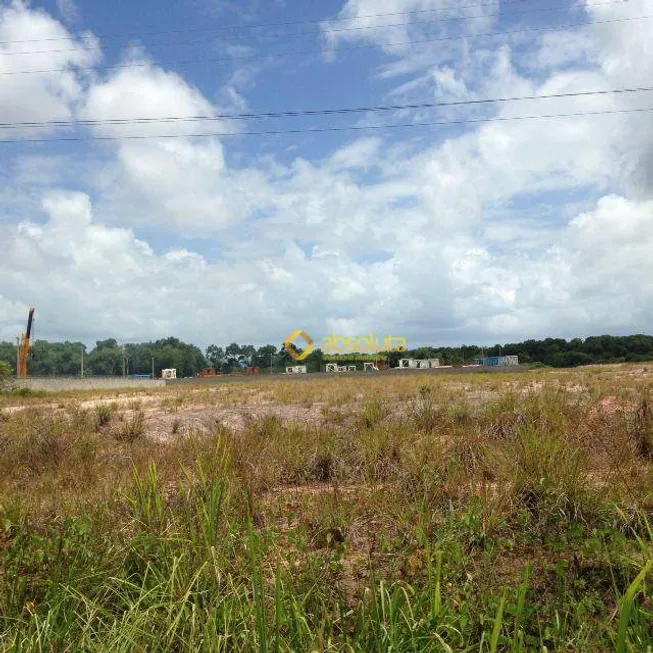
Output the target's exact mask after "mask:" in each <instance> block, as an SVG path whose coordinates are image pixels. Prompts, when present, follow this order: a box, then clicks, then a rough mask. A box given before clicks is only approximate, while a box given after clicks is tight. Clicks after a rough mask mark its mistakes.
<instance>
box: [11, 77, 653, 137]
mask: <svg viewBox="0 0 653 653" xmlns="http://www.w3.org/2000/svg"><path fill="white" fill-rule="evenodd" d="M650 91H653V86H637V87H632V88H613V89H600V90H595V91H569V92H566V93H546V94H539V95H519V96H511V97H499V98H479V99H475V100H452V101H449V102H419V103H411V104H393V105H385V106H369V107H340V108H331V109H296V110H289V111H268V112H261V113H236V114H217V115H212V116H206V115H205V116H166V117H161V118H155V117H141V118H97V119H82V120H50V121H42V122H5V123H0V129H26V128H29V129H33V128H41V127H75V126H80V127H88V126H95V125H98V126H99V125H132V124H133V125H140V124H148V123H159V122H168V123H174V122H200V121H201V122H204V121H214V120H225V121H227V120H260V119H268V118H296V117H309V116H330V115H346V114H358V113H382V112H390V111H406V110H410V111H418V110H424V109H437V108H448V107H462V106H478V105H484V104H499V103H502V104H506V103H509V102H522V101H530V100H551V99H564V98H575V97H589V96H599V95H617V94H624V93H645V92H650Z"/></svg>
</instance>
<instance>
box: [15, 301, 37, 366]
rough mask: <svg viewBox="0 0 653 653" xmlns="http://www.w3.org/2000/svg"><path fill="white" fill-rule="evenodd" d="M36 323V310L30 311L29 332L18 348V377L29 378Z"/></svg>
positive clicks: (31, 309) (24, 334)
mask: <svg viewBox="0 0 653 653" xmlns="http://www.w3.org/2000/svg"><path fill="white" fill-rule="evenodd" d="M33 322H34V309H33V308H30V309H29V316H28V318H27V331H25V333H23V337H22V338H21V340H20V345H19V346H18V370H17V371H18V376H19V377H25V376H27V357H28V356H29V352H30V349H31V348H32V323H33Z"/></svg>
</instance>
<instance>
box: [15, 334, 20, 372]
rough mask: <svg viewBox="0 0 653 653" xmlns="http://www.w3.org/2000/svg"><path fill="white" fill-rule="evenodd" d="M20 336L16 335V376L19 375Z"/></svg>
mask: <svg viewBox="0 0 653 653" xmlns="http://www.w3.org/2000/svg"><path fill="white" fill-rule="evenodd" d="M19 370H20V338H19V337H18V336H16V378H18V376H19V375H20V371H19Z"/></svg>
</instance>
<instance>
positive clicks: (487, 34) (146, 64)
mask: <svg viewBox="0 0 653 653" xmlns="http://www.w3.org/2000/svg"><path fill="white" fill-rule="evenodd" d="M651 18H653V15H647V16H627V17H623V18H611V19H608V20H594V21H581V22H576V23H567V24H565V25H547V26H541V27H520V28H517V29H512V30H501V31H497V32H481V33H477V34H473V33H470V34H458V35H455V36H438V37H432V38H427V39H416V40H408V41H396V42H389V43H384V44H382V45H383V47H393V46H401V45H418V44H422V43H435V42H440V41H455V40H459V39H465V38H470V39H476V38H481V37H492V36H505V35H510V34H523V33H530V32H554V31H560V30H565V29H569V28H570V27H584V26H586V25H607V24H623V23H627V22H632V21H636V20H648V19H651ZM376 46H377V44H369V43H365V44H361V45H356V46H341V47H337V48H320V49H310V50H287V51H281V52H268V53H264V54H262V53H258V54H253V55H247V56H233V57H226V58H225V57H220V58H211V57H206V58H202V59H186V60H183V59H181V60H174V59H173V60H168V61H158V62H133V63H123V64H113V65H110V66H104V67H103V69H104V70H117V69H122V68H144V67H145V68H146V67H149V66H151V65H188V64H199V63H218V62H232V61H235V60H251V59H260V58H266V57H270V56H288V55H301V54H319V53H327V52H333V53H337V52H341V51H353V50H363V49H367V48H371V47H376ZM73 68H75V69H77V70H93V66H75V65H74V64H71V65H69V66H68V67H66V68H51V69H45V70H5V71H1V72H0V75H30V74H32V75H33V74H49V73H58V72H68V71H69V70H71V69H73Z"/></svg>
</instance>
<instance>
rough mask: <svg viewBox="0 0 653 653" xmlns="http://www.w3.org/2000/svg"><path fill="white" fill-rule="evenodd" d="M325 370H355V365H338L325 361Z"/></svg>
mask: <svg viewBox="0 0 653 653" xmlns="http://www.w3.org/2000/svg"><path fill="white" fill-rule="evenodd" d="M326 371H327V372H355V371H356V366H355V365H338V363H327V364H326Z"/></svg>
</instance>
